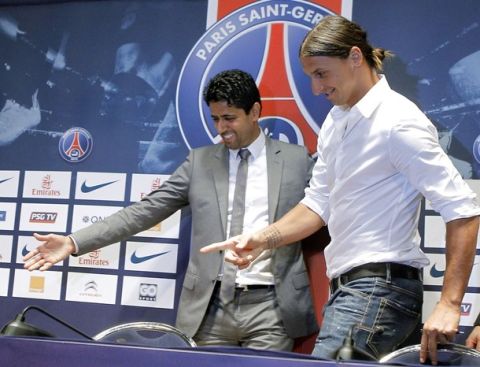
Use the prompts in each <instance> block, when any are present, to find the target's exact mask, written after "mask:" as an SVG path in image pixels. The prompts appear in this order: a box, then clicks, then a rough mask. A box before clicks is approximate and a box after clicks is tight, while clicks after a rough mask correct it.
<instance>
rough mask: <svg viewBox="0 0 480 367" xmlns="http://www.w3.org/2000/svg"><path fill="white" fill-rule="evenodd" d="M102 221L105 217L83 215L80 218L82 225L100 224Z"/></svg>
mask: <svg viewBox="0 0 480 367" xmlns="http://www.w3.org/2000/svg"><path fill="white" fill-rule="evenodd" d="M104 219H105V217H102V216H100V215H91V216H88V215H84V216H83V217H82V222H83V223H97V222H101V221H102V220H104Z"/></svg>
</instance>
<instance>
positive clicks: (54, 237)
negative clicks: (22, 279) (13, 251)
mask: <svg viewBox="0 0 480 367" xmlns="http://www.w3.org/2000/svg"><path fill="white" fill-rule="evenodd" d="M33 236H34V237H35V238H36V239H37V240H38V241H43V243H42V244H41V245H39V246H38V247H37V248H36V249H34V250H32V251H30V252H29V253H28V254H26V255H25V256H24V257H23V261H25V264H24V265H23V267H24V268H25V269H28V270H30V271H31V270H37V269H38V270H42V271H43V270H48V269H50V268H51V267H52V266H53V265H54V264H56V263H57V262H59V261H62V260H64V259H66V258H67V257H68V256H70V255H71V254H73V253H74V252H75V244H74V243H73V241H72V239H71V238H70V237H68V236H61V235H58V234H53V233H50V234H48V235H40V234H38V233H34V234H33Z"/></svg>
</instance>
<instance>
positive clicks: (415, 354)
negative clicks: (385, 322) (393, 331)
mask: <svg viewBox="0 0 480 367" xmlns="http://www.w3.org/2000/svg"><path fill="white" fill-rule="evenodd" d="M419 356H420V344H415V345H410V346H407V347H404V348H401V349H398V350H396V351H394V352H392V353H390V354H387V355H386V356H384V357H383V358H381V359H380V363H383V364H389V365H392V364H395V365H406V366H408V365H418V364H419V362H418V359H419ZM437 358H438V365H439V366H480V352H478V351H476V350H475V349H471V348H467V347H465V346H463V345H460V344H453V343H452V344H441V345H438V348H437Z"/></svg>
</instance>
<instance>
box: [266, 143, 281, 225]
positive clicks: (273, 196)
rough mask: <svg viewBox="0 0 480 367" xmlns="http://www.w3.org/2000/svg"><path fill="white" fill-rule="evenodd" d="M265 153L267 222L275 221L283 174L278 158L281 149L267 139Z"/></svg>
mask: <svg viewBox="0 0 480 367" xmlns="http://www.w3.org/2000/svg"><path fill="white" fill-rule="evenodd" d="M265 145H266V152H267V175H268V221H269V223H273V222H274V221H275V219H276V218H275V213H276V211H277V205H278V195H279V194H280V184H281V178H282V173H283V159H282V158H281V157H280V152H281V149H280V147H279V146H278V144H276V142H275V141H274V140H272V139H270V138H268V137H266V139H265Z"/></svg>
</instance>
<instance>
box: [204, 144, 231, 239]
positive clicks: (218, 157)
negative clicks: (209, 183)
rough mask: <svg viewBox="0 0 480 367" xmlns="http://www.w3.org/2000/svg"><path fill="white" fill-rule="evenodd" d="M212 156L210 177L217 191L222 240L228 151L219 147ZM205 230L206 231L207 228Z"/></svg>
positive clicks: (224, 223) (226, 203)
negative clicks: (211, 176)
mask: <svg viewBox="0 0 480 367" xmlns="http://www.w3.org/2000/svg"><path fill="white" fill-rule="evenodd" d="M218 148H219V149H217V150H216V151H215V152H214V153H213V154H214V159H213V162H212V175H213V181H214V184H215V189H216V191H217V200H218V210H219V212H220V218H221V220H222V227H223V232H224V238H227V237H226V233H227V210H228V170H229V157H228V149H227V148H226V147H225V146H223V145H219V147H218ZM205 230H207V231H208V228H206V229H205Z"/></svg>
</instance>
